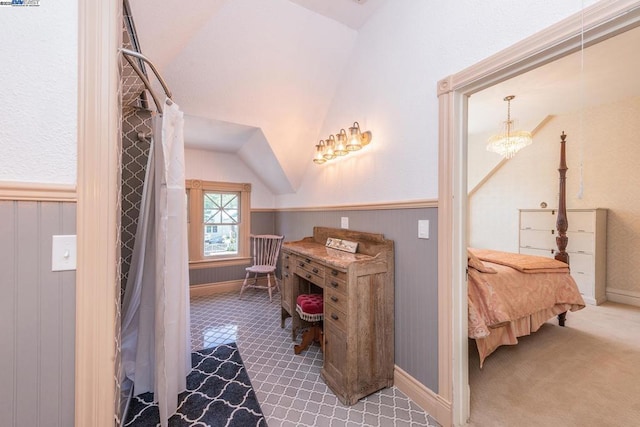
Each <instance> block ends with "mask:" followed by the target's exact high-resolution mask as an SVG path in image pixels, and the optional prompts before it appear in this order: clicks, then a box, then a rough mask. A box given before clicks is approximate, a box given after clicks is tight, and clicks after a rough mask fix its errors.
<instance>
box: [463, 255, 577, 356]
mask: <svg viewBox="0 0 640 427" xmlns="http://www.w3.org/2000/svg"><path fill="white" fill-rule="evenodd" d="M486 252H487V251H486V250H483V251H482V253H478V251H477V250H473V253H474V254H476V255H477V256H478V258H480V259H483V258H484V259H486V258H487V256H484V255H486ZM499 255H500V253H497V254H491V255H490V256H499ZM510 255H518V256H517V257H516V258H519V257H527V256H526V255H519V254H510ZM508 258H509V259H510V260H511V261H513V257H508ZM533 258H542V257H533ZM524 261H525V262H527V260H524ZM539 261H540V260H532V262H539ZM550 261H554V262H559V261H555V260H550ZM483 262H484V264H485V265H486V266H487V267H491V268H493V269H494V270H496V272H497V274H491V273H482V272H480V271H478V270H476V269H475V268H473V267H469V338H474V339H475V340H476V342H477V344H478V351H479V352H480V364H481V365H482V363H483V362H484V359H485V358H486V357H487V356H488V355H489V354H491V353H492V352H493V351H494V350H495V349H496V348H497V347H499V346H500V345H504V344H517V342H518V340H517V337H519V336H523V335H529V334H530V333H531V332H535V331H536V330H538V328H539V327H540V326H541V325H542V324H543V323H544V322H545V321H546V320H548V319H549V318H551V317H553V316H555V315H557V314H560V313H563V312H565V311H569V310H571V311H576V310H579V309H581V308H583V307H584V300H583V299H582V296H581V295H580V292H579V291H578V287H577V285H576V283H575V281H574V280H573V278H572V277H571V276H570V274H569V270H568V268H567V267H566V264H563V263H560V264H562V266H560V268H557V269H554V268H549V266H548V265H547V266H540V267H539V268H540V269H542V270H543V271H538V272H536V274H529V273H523V272H521V271H519V270H516V269H514V268H512V267H508V266H506V265H502V264H499V263H494V262H487V261H483ZM492 335H493V336H492Z"/></svg>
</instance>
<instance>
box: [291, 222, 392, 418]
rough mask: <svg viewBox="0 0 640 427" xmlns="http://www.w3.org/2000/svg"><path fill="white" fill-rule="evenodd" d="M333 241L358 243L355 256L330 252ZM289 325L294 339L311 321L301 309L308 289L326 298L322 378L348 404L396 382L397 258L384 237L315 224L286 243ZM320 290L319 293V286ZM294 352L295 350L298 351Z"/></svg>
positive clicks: (335, 251)
mask: <svg viewBox="0 0 640 427" xmlns="http://www.w3.org/2000/svg"><path fill="white" fill-rule="evenodd" d="M328 237H333V238H338V239H345V240H350V241H355V242H358V250H357V252H356V253H355V254H351V253H347V252H342V251H339V250H336V249H330V248H327V247H325V242H326V241H327V238H328ZM281 254H282V255H281V256H282V279H283V280H282V293H281V295H282V300H281V301H282V322H281V326H282V327H284V321H285V319H286V318H287V317H291V318H292V320H291V329H292V339H294V340H295V338H296V334H297V332H298V330H299V329H300V328H301V327H303V326H306V325H307V323H306V322H305V321H304V320H302V319H300V317H299V316H298V313H297V312H296V310H295V309H296V298H297V297H298V295H299V294H300V293H301V292H302V293H305V292H309V289H310V288H311V289H314V287H313V286H312V285H315V286H317V287H318V288H321V289H322V291H323V295H324V326H323V329H324V361H323V366H322V371H321V373H320V375H321V377H322V379H323V380H324V381H325V383H326V384H327V385H328V386H329V388H330V389H331V390H332V391H333V392H334V393H335V394H336V396H337V397H338V398H339V399H340V401H341V402H342V403H343V404H345V405H353V404H354V403H356V402H357V401H358V400H359V399H361V398H362V397H364V396H367V395H369V394H371V393H373V392H375V391H377V390H380V389H382V388H385V387H391V386H392V385H393V370H394V265H393V259H394V253H393V241H392V240H387V239H385V238H384V236H383V235H382V234H372V233H362V232H356V231H351V230H343V229H336V228H326V227H315V228H314V229H313V236H311V237H306V238H304V239H302V240H300V241H297V242H285V243H284V244H283V246H282V250H281ZM318 288H315V290H316V291H318V292H319V291H320V289H318ZM291 351H293V349H292V350H291Z"/></svg>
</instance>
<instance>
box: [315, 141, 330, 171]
mask: <svg viewBox="0 0 640 427" xmlns="http://www.w3.org/2000/svg"><path fill="white" fill-rule="evenodd" d="M324 147H325V146H324V141H323V140H320V142H319V143H318V144H316V155H315V156H314V157H313V163H315V164H316V165H321V164H323V163H324V162H326V161H327V160H326V159H325V158H324Z"/></svg>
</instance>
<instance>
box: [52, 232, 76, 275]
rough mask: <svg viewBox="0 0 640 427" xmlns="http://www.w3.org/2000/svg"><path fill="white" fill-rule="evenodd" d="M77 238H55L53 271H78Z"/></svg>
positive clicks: (73, 236)
mask: <svg viewBox="0 0 640 427" xmlns="http://www.w3.org/2000/svg"><path fill="white" fill-rule="evenodd" d="M76 260H77V252H76V236H75V234H74V235H68V236H53V244H52V250H51V271H68V270H75V269H76Z"/></svg>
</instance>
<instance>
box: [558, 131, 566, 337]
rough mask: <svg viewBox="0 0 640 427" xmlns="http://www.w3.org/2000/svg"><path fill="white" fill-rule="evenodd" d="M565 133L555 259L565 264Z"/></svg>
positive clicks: (562, 317) (561, 321) (561, 318)
mask: <svg viewBox="0 0 640 427" xmlns="http://www.w3.org/2000/svg"><path fill="white" fill-rule="evenodd" d="M566 138H567V135H565V133H564V131H562V135H560V167H559V168H558V172H559V173H560V195H559V197H558V219H557V221H556V229H557V230H558V235H557V236H556V245H557V246H558V252H557V253H556V256H555V259H557V260H558V261H562V262H564V263H565V264H569V254H568V253H567V251H566V249H567V242H568V241H569V238H568V237H567V228H568V227H569V221H568V220H567V185H566V183H567V169H568V168H567V157H566V154H565V143H566V141H565V139H566ZM566 317H567V312H566V311H565V312H564V313H560V314H558V324H559V325H560V326H564V322H565V320H566Z"/></svg>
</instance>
